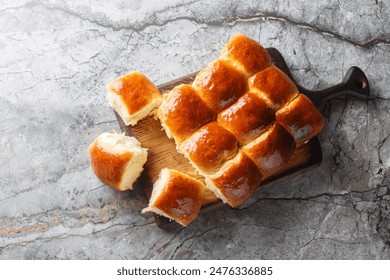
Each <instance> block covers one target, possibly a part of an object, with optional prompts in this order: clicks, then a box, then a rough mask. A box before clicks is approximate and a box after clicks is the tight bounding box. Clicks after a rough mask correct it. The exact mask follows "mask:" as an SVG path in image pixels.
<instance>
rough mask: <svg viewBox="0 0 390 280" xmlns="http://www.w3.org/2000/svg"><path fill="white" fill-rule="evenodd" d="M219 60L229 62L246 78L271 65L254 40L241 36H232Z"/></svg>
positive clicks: (266, 55)
mask: <svg viewBox="0 0 390 280" xmlns="http://www.w3.org/2000/svg"><path fill="white" fill-rule="evenodd" d="M221 58H222V59H227V60H229V61H230V62H231V63H232V64H233V65H234V66H235V67H237V68H238V69H240V70H241V71H242V72H243V73H245V75H246V76H247V77H250V76H252V75H253V74H255V73H257V72H259V71H261V70H263V69H264V68H266V67H268V66H270V65H271V57H270V56H269V55H268V53H267V51H266V50H265V49H264V48H263V47H262V46H261V45H260V44H259V43H258V42H256V41H255V40H252V39H250V38H248V37H246V36H244V35H242V34H238V35H236V36H234V37H233V38H232V39H231V40H230V41H229V43H227V44H226V46H225V47H224V48H223V49H222V52H221Z"/></svg>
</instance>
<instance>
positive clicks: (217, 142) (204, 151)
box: [181, 122, 238, 174]
mask: <svg viewBox="0 0 390 280" xmlns="http://www.w3.org/2000/svg"><path fill="white" fill-rule="evenodd" d="M237 149H238V143H237V139H236V137H234V135H233V134H231V133H230V132H229V131H227V130H226V129H224V128H223V127H222V126H220V125H219V124H218V123H217V122H210V123H208V124H206V125H205V126H203V127H202V128H200V129H199V130H198V131H197V132H195V133H194V134H193V135H192V136H191V137H190V138H189V139H188V140H187V141H185V142H184V143H183V145H182V148H181V152H182V153H183V154H184V155H185V156H186V157H187V158H188V159H189V160H190V162H191V163H192V164H193V166H194V167H195V168H196V169H197V170H198V171H199V173H201V174H209V173H214V172H216V171H217V170H218V169H219V168H220V167H221V165H222V163H223V162H224V161H226V160H228V159H230V158H232V157H233V156H234V155H235V154H236V153H237Z"/></svg>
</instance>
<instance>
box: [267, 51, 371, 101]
mask: <svg viewBox="0 0 390 280" xmlns="http://www.w3.org/2000/svg"><path fill="white" fill-rule="evenodd" d="M267 52H268V53H269V54H270V56H271V58H272V61H273V62H274V64H275V65H276V66H277V67H278V68H280V69H282V71H284V72H285V73H286V74H287V75H288V76H289V78H290V79H291V80H292V81H293V82H294V84H295V85H296V86H297V88H298V90H299V92H301V93H303V94H305V95H306V96H307V97H309V98H310V100H311V101H312V102H313V103H314V104H315V105H316V106H317V107H319V106H321V105H323V104H324V102H325V101H327V100H329V99H331V98H335V97H339V96H342V95H348V96H352V97H355V98H360V99H367V98H368V97H369V95H370V84H369V82H368V80H367V77H366V75H365V74H364V72H363V71H362V70H361V69H360V68H359V67H356V66H353V67H351V68H349V69H348V71H347V73H346V74H345V76H344V79H343V81H342V82H341V83H339V84H337V85H334V86H332V87H329V88H326V89H323V90H319V91H313V90H308V89H306V88H304V87H303V86H301V85H300V84H299V83H297V81H296V80H295V79H294V77H293V76H292V74H291V72H290V70H289V68H288V66H287V64H286V62H285V60H284V58H283V56H282V54H281V53H280V52H279V51H278V50H277V49H275V48H267Z"/></svg>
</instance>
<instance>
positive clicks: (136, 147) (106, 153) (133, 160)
mask: <svg viewBox="0 0 390 280" xmlns="http://www.w3.org/2000/svg"><path fill="white" fill-rule="evenodd" d="M89 155H90V159H91V166H92V169H93V171H94V172H95V174H96V176H97V177H98V178H99V179H100V180H101V181H102V182H103V183H104V184H106V185H107V186H110V187H111V188H113V189H114V190H118V191H124V190H129V189H130V190H132V189H133V183H134V182H135V180H136V179H137V178H138V177H139V176H140V174H141V172H142V170H143V165H144V164H145V162H146V158H147V149H145V148H142V147H141V144H140V143H139V142H138V141H137V140H136V139H135V138H134V137H128V136H125V135H123V134H115V133H103V134H101V135H100V136H99V137H98V138H96V139H95V140H94V141H93V142H92V144H91V145H90V146H89Z"/></svg>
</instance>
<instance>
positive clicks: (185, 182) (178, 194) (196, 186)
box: [142, 168, 205, 226]
mask: <svg viewBox="0 0 390 280" xmlns="http://www.w3.org/2000/svg"><path fill="white" fill-rule="evenodd" d="M204 190H205V186H204V185H203V184H202V183H201V182H199V181H198V180H196V179H194V178H192V177H190V176H188V175H186V174H184V173H181V172H179V171H176V170H173V169H167V168H164V169H162V170H161V172H160V176H159V179H158V180H157V181H156V182H155V183H154V185H153V191H152V195H151V197H150V200H149V206H148V207H146V208H145V209H143V210H142V213H145V212H154V213H156V214H158V215H161V216H164V217H167V218H169V219H171V220H175V221H176V222H178V223H179V224H181V225H183V226H187V225H188V224H189V223H191V222H192V221H193V220H194V219H195V218H196V217H197V216H198V214H199V211H200V208H201V205H202V199H203V194H204Z"/></svg>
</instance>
